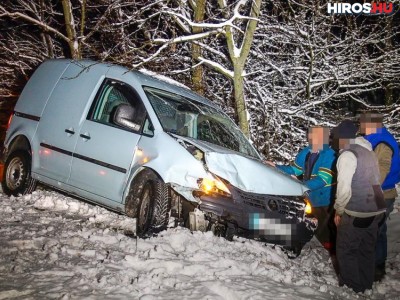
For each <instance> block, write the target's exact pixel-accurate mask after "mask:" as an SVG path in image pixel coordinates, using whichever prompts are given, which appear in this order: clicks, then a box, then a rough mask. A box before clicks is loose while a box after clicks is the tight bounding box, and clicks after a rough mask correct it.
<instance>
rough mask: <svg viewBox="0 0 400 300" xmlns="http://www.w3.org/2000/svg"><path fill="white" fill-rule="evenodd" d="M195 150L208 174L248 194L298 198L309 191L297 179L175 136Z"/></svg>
mask: <svg viewBox="0 0 400 300" xmlns="http://www.w3.org/2000/svg"><path fill="white" fill-rule="evenodd" d="M176 137H177V138H179V139H182V140H185V141H187V142H189V143H191V144H193V145H194V146H196V147H198V148H199V149H200V150H202V151H203V152H204V153H205V161H206V165H207V167H208V169H209V171H210V172H211V173H213V174H215V175H217V176H219V177H221V178H223V179H225V180H227V181H229V183H230V184H232V185H233V186H235V187H237V188H239V189H241V190H243V191H246V192H250V193H257V194H270V195H282V196H283V195H285V196H301V195H303V194H304V192H305V191H307V190H308V188H307V187H306V186H305V185H303V184H301V182H299V181H298V180H296V179H293V178H291V177H290V176H288V175H287V174H285V173H283V172H281V171H279V170H278V169H276V168H274V167H271V166H267V165H265V164H263V163H262V162H261V161H259V160H256V159H252V158H248V157H245V156H243V155H240V154H239V153H237V152H235V151H232V150H229V149H226V148H223V147H220V146H217V145H213V144H211V143H207V142H203V141H199V140H196V139H192V138H185V137H181V136H176Z"/></svg>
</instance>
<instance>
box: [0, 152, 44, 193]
mask: <svg viewBox="0 0 400 300" xmlns="http://www.w3.org/2000/svg"><path fill="white" fill-rule="evenodd" d="M1 185H2V188H3V192H4V193H6V194H7V195H8V196H11V195H12V196H18V195H25V194H30V193H32V192H33V191H34V190H35V187H36V180H35V179H33V178H32V177H31V155H30V154H29V153H28V152H26V151H15V152H13V153H11V154H10V155H9V156H8V158H7V160H6V163H5V165H4V173H3V181H2V182H1Z"/></svg>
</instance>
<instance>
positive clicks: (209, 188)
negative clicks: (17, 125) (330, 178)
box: [139, 87, 317, 253]
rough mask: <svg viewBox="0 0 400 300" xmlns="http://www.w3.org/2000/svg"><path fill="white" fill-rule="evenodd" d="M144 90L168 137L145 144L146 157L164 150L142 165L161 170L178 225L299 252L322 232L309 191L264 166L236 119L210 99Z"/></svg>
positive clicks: (284, 175) (288, 177)
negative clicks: (255, 240)
mask: <svg viewBox="0 0 400 300" xmlns="http://www.w3.org/2000/svg"><path fill="white" fill-rule="evenodd" d="M144 91H145V93H146V96H147V98H148V100H149V102H150V103H151V106H152V108H153V110H154V112H155V114H156V116H157V120H158V121H159V123H160V125H161V127H162V129H163V134H160V135H158V136H157V137H154V138H153V141H152V142H151V143H149V141H145V140H142V141H140V142H139V147H140V149H141V150H143V151H144V152H146V153H151V152H154V151H156V152H159V153H157V154H153V155H151V154H150V155H149V157H157V158H155V159H150V160H149V161H148V162H147V163H146V164H144V165H143V166H144V167H149V168H151V169H154V170H156V171H157V173H159V174H160V175H161V176H162V178H163V181H164V182H166V183H168V184H169V185H170V187H171V188H172V189H173V195H178V197H174V196H173V195H172V204H171V207H172V212H173V216H174V217H176V219H177V220H178V223H179V221H181V223H180V224H182V225H185V226H188V227H189V228H190V229H191V230H202V231H207V230H212V231H214V233H216V234H218V235H221V236H225V237H227V238H231V237H232V236H233V235H240V236H245V237H249V238H254V239H259V240H263V241H266V242H269V243H273V244H279V245H283V246H286V247H288V248H291V249H293V250H295V251H296V252H297V253H299V252H300V251H301V248H302V247H303V246H304V244H305V243H307V242H308V241H309V240H310V239H311V238H312V236H313V232H314V230H315V228H316V226H317V224H316V221H315V219H314V218H312V217H311V207H310V204H309V202H308V201H307V198H306V195H307V188H306V187H305V186H304V185H302V184H301V183H300V182H299V181H298V180H296V179H293V178H291V177H290V176H287V175H286V174H284V173H282V172H280V171H278V170H277V169H276V168H274V167H270V166H267V165H265V164H264V163H263V162H262V159H261V157H260V155H259V154H258V153H257V151H256V150H255V149H254V147H253V146H252V145H251V143H250V142H249V141H248V139H247V138H246V137H245V135H244V134H243V133H242V132H241V131H240V129H239V128H238V127H237V126H236V125H235V124H234V123H233V122H232V120H231V119H230V118H229V117H228V116H227V115H226V114H225V113H223V112H222V111H221V110H220V109H218V108H217V107H216V106H214V105H213V104H212V103H210V102H207V101H206V100H205V99H204V98H200V97H198V98H193V95H188V96H189V97H186V95H180V94H176V93H170V92H167V91H165V90H160V89H157V88H154V87H144ZM154 139H155V140H154ZM141 142H142V143H141ZM154 142H155V143H156V144H157V147H156V149H158V150H155V148H154ZM187 201H189V202H190V204H186V205H185V203H182V202H187Z"/></svg>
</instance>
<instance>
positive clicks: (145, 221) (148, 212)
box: [125, 170, 171, 237]
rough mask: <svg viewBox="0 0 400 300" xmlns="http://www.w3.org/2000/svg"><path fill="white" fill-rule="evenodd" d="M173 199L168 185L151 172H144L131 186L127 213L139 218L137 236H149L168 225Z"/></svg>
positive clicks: (126, 205) (126, 208) (127, 201)
mask: <svg viewBox="0 0 400 300" xmlns="http://www.w3.org/2000/svg"><path fill="white" fill-rule="evenodd" d="M170 209H171V197H170V191H169V187H168V185H167V184H165V183H164V182H163V181H162V179H160V178H159V177H158V176H157V175H156V174H155V173H154V172H152V171H151V170H144V171H142V172H141V173H140V174H139V175H138V176H137V178H135V180H134V182H133V183H132V185H131V188H130V191H129V194H128V197H127V200H126V204H125V212H126V214H127V215H128V216H130V217H134V218H137V221H136V235H138V236H140V237H146V236H149V235H150V234H152V233H156V232H159V231H161V230H164V229H165V228H166V226H167V224H168V220H169V212H170Z"/></svg>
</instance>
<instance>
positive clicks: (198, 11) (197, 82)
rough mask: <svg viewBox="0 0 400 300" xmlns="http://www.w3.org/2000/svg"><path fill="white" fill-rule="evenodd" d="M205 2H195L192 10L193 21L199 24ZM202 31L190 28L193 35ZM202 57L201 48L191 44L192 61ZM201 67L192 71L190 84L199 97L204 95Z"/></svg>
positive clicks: (203, 0) (202, 17) (197, 28)
mask: <svg viewBox="0 0 400 300" xmlns="http://www.w3.org/2000/svg"><path fill="white" fill-rule="evenodd" d="M206 1H207V0H197V1H196V2H195V7H193V10H194V21H195V22H196V23H201V22H202V21H203V20H204V14H205V8H206ZM202 31H203V29H202V28H201V27H192V32H193V33H201V32H202ZM201 56H202V51H201V46H200V45H198V44H196V43H193V44H192V61H193V62H197V61H198V60H199V57H201ZM203 72H204V70H203V66H202V65H198V66H196V67H195V68H194V69H193V71H192V83H193V89H194V90H195V91H196V92H197V93H199V94H200V95H204V82H203Z"/></svg>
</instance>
